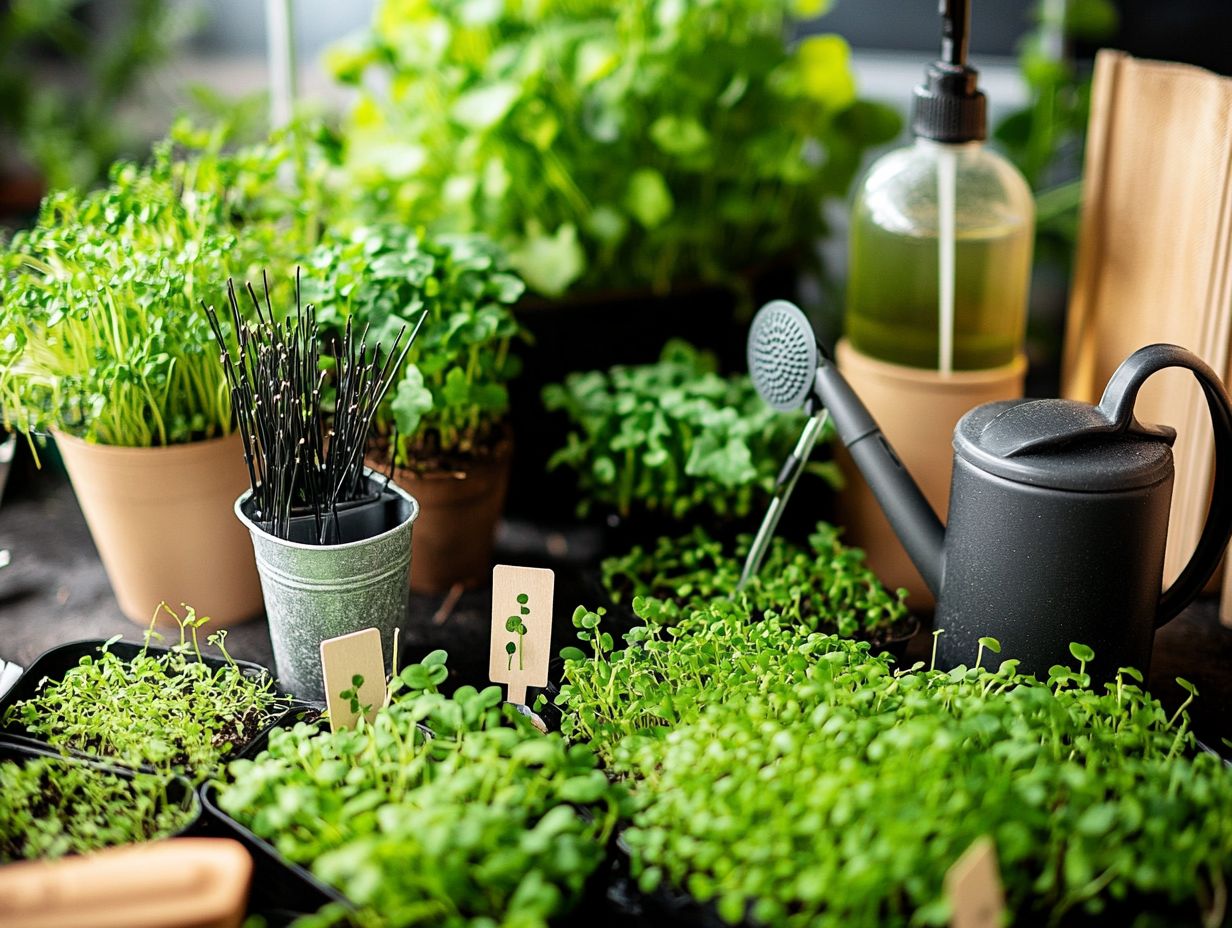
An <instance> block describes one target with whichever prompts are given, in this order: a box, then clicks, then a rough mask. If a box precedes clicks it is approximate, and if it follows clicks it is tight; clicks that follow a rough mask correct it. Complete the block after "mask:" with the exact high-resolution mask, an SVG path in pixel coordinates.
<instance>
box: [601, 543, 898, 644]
mask: <svg viewBox="0 0 1232 928" xmlns="http://www.w3.org/2000/svg"><path fill="white" fill-rule="evenodd" d="M839 535H840V531H839V529H836V528H835V527H834V526H832V525H828V524H827V523H825V522H820V523H818V525H817V528H816V530H815V531H814V532H813V533H812V534H811V535H810V536H809V542H808V547H807V548H801V547H798V546H796V545H794V544H792V543H790V542H788V541H786V540H785V539H783V538H775V539H774V540H773V541H772V542H771V545H770V549H769V551H767V552H766V557H765V560H763V561H762V566H761V570H760V571H758V573H757V575H756V576H754V577H753V578H751V579H750V580H749V583H748V585H747V586H746V587H745V588H744V589H743V590H737V585H738V583H739V581H740V574H741V571H742V570H743V568H744V560H745V556H746V555H747V554H748V549H749V545H750V544H751V542H752V536H749V535H742V536H741V537H740V538H739V539H738V540H737V543H736V545H735V547H734V549H732V551H731V553H728V552H727V551H726V550H725V548H724V545H723V543H722V542H720V541H716V540H715V539H713V538H711V537H710V535H709V534H708V533H707V531H706V530H705V529H704V528H702V527H701V526H700V525H699V526H697V527H695V528H694V529H693V531H692V532H690V533H689V534H687V535H682V536H679V537H674V538H673V537H666V536H665V537H662V538H659V539H658V541H656V542H655V544H654V547H653V549H651V550H647V549H645V548H642V547H641V546H636V547H634V548H633V550H631V551H630V552H629V553H628V554H625V555H622V556H619V557H610V558H607V559H605V560H604V561H603V564H602V575H603V586H604V588H605V589H606V590H607V591H608V594H609V595H610V596H611V597H612V600H613V601H614V602H617V603H628V602H630V601H631V600H632V599H633V597H635V596H648V597H654V598H655V599H658V600H661V601H662V602H663V609H662V611H661V612H660V618H661V620H664V621H666V620H669V619H670V618H671V617H673V616H674V617H681V616H684V615H688V614H689V613H690V612H692V611H694V610H696V609H700V608H704V607H705V606H706V605H707V604H708V603H709V602H710V601H711V600H714V599H720V598H722V599H730V600H732V601H734V602H736V603H739V604H741V605H742V606H743V607H744V608H746V609H748V611H749V612H750V614H751V615H753V616H754V617H755V618H760V617H762V616H764V615H765V614H766V613H768V612H774V613H775V614H777V615H778V616H780V617H781V618H783V619H784V620H786V621H794V622H797V623H800V624H801V625H803V626H805V627H807V628H809V629H811V630H812V631H818V632H825V633H836V634H838V635H841V636H842V637H844V638H864V639H866V640H869V641H872V642H874V643H880V642H883V641H885V640H886V639H888V638H892V637H895V636H896V635H901V634H905V633H907V632H908V631H909V630H910V629H911V628H913V627H914V624H915V623H914V620H913V619H912V618H911V617H910V616H909V615H908V613H907V607H906V605H905V604H904V601H905V599H906V593H907V591H906V590H899V591H898V592H897V593H896V594H895V595H891V594H890V593H889V592H888V591H887V590H886V589H885V588H884V587H883V586H882V585H881V581H879V580H878V579H877V576H876V574H874V573H873V571H872V570H871V569H870V568H869V567H868V565H867V564H865V562H864V552H863V551H861V550H860V549H858V548H848V547H846V546H845V545H844V544H843V543H842V542H841V541H840V540H839Z"/></svg>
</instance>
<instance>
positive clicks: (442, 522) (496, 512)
mask: <svg viewBox="0 0 1232 928" xmlns="http://www.w3.org/2000/svg"><path fill="white" fill-rule="evenodd" d="M512 458H513V443H512V442H511V441H506V442H504V443H503V444H502V445H501V447H499V448H498V449H497V451H496V453H495V454H494V455H493V457H492V458H491V460H487V461H483V462H481V463H477V464H472V465H471V466H469V467H468V468H467V469H466V470H457V471H437V472H431V473H427V474H420V473H417V472H416V471H413V470H409V469H406V468H401V467H399V468H397V469H395V470H394V482H395V483H397V484H398V486H400V487H402V488H403V489H404V490H406V491H407V492H408V493H410V494H411V495H412V496H413V497H415V499H417V500H418V501H419V521H417V522H416V523H415V556H414V557H413V558H412V559H411V589H412V590H414V591H415V592H416V593H443V592H445V591H446V590H449V589H450V588H451V587H453V586H454V585H456V584H459V583H460V584H462V585H463V586H475V585H476V584H479V583H482V582H486V581H487V580H488V578H489V577H490V575H491V572H492V548H493V546H494V545H495V543H496V525H497V523H498V522H499V521H500V517H501V513H502V512H503V511H504V509H505V495H506V492H507V491H508V489H509V465H510V462H511V460H512ZM368 466H369V467H371V468H373V469H374V470H383V468H381V467H379V466H378V465H377V463H376V462H374V461H371V460H370V461H368Z"/></svg>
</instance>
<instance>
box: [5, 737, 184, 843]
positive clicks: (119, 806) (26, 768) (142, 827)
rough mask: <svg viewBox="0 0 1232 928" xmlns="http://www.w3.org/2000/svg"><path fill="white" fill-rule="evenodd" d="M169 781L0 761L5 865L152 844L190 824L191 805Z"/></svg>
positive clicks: (55, 763) (64, 764)
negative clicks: (172, 793) (171, 794)
mask: <svg viewBox="0 0 1232 928" xmlns="http://www.w3.org/2000/svg"><path fill="white" fill-rule="evenodd" d="M167 783H168V781H167V779H166V778H165V777H160V776H155V775H153V774H143V773H138V774H135V775H134V776H133V777H132V779H131V780H130V779H128V778H126V777H122V776H119V775H118V774H115V773H110V772H106V771H100V770H95V769H92V768H90V767H88V766H86V765H85V764H77V763H72V762H71V761H67V760H60V759H57V758H47V757H38V758H30V759H28V760H22V761H16V760H6V761H0V863H9V862H12V861H15V860H38V859H42V860H47V859H51V858H56V857H63V856H65V855H66V854H85V853H88V852H89V851H95V850H99V849H101V848H105V847H114V846H116V845H121V844H133V843H136V842H140V841H152V840H154V839H155V838H163V837H167V836H168V835H171V834H174V833H175V832H177V831H180V830H181V829H183V828H185V827H186V826H187V825H188V823H189V822H190V821H191V820H192V817H193V814H194V809H193V807H192V806H191V805H188V804H185V803H179V802H174V801H172V800H171V799H169V798H168V796H167Z"/></svg>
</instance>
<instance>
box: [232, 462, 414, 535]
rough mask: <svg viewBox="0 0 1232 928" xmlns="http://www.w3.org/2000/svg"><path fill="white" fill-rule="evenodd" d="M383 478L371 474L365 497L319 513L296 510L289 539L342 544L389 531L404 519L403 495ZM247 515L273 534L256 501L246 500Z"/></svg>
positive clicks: (245, 511) (290, 524)
mask: <svg viewBox="0 0 1232 928" xmlns="http://www.w3.org/2000/svg"><path fill="white" fill-rule="evenodd" d="M383 483H385V481H384V480H383V479H382V478H377V477H370V478H369V481H368V489H369V493H368V495H367V496H364V497H363V498H361V499H357V500H350V501H348V502H345V503H339V504H338V506H337V508H336V509H333V510H330V511H327V512H324V513H322V514H321V515H320V516H319V517H318V516H317V515H316V514H314V513H312V512H309V511H306V510H303V509H300V510H292V513H293V514H292V515H291V518H290V520H289V526H290V531H289V534H288V535H287V537H286V539H285V540H287V541H293V542H295V543H296V544H301V545H319V544H327V545H338V544H348V543H350V542H353V541H363V540H364V539H365V538H372V537H375V536H376V535H380V534H381V533H382V532H385V531H388V530H389V529H390V528H392V527H394V526H395V525H397V524H398V523H399V522H400V521H402V518H403V517H402V514H401V497H399V496H398V494H397V493H395V492H394V491H393V490H391V489H389V487H388V486H387V485H384V486H382V485H381V484H383ZM244 515H246V516H247V517H248V518H249V519H250V520H251V521H252V523H253V524H254V525H256V526H258V527H259V528H261V530H262V531H264V532H267V533H270V534H273V533H272V531H271V529H272V527H273V523H272V522H269V521H264V520H262V519H259V518H258V517H257V515H258V514H257V513H256V510H255V507H254V506H253V501H252V499H251V498H250V499H249V500H248V501H247V502H246V503H244Z"/></svg>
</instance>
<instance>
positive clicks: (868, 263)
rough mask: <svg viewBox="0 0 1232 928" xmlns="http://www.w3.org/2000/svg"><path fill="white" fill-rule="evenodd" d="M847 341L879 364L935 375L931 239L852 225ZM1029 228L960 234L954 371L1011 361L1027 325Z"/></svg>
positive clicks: (866, 219) (859, 214)
mask: <svg viewBox="0 0 1232 928" xmlns="http://www.w3.org/2000/svg"><path fill="white" fill-rule="evenodd" d="M852 223H853V224H852V230H851V244H850V247H851V263H850V277H849V279H848V284H847V322H846V332H847V338H848V339H849V340H850V342H851V344H852V346H853V347H855V348H856V349H858V350H859V351H861V352H863V353H864V354H866V355H870V356H871V357H874V358H879V359H881V360H883V361H889V362H891V363H894V364H903V365H908V366H910V367H921V368H930V369H933V370H936V369H937V368H938V367H939V349H940V344H939V341H940V335H939V328H938V317H939V309H938V268H939V252H938V243H937V237H936V236H935V235H910V234H900V233H896V232H891V231H889V230H887V229H885V228H882V227H881V226H879V225H878V224H876V223H875V222H874V221H873V220H872V217H871V215H870V214H869V213H868V212H867V211H864V210H859V209H857V211H856V214H855V215H854V216H853V217H852ZM1031 232H1032V229H1031V224H1030V223H1026V224H1019V225H1017V226H1005V227H1002V228H999V229H998V228H992V229H979V230H976V231H963V230H960V231H959V233H958V236H957V239H956V242H955V249H954V251H955V258H954V260H955V279H954V359H953V361H954V369H955V370H968V371H970V370H987V369H989V368H994V367H1001V366H1002V365H1005V364H1009V363H1010V362H1011V361H1013V360H1014V356H1015V355H1016V354H1017V353H1018V351H1019V348H1020V346H1021V345H1022V342H1023V333H1024V329H1025V325H1026V310H1027V306H1026V303H1027V289H1028V288H1027V284H1028V280H1027V277H1028V274H1029V273H1030V263H1031V245H1032V241H1031Z"/></svg>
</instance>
